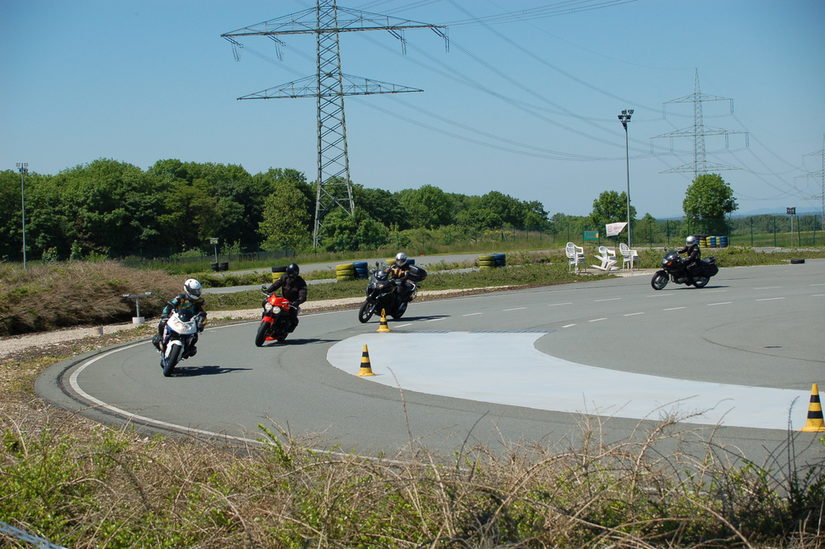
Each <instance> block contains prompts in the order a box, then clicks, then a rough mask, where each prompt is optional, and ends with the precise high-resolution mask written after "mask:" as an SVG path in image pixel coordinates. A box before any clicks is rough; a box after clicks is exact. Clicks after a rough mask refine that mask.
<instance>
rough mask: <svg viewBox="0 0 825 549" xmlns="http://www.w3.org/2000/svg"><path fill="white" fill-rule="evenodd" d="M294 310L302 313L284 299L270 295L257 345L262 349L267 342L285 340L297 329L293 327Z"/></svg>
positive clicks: (265, 306) (265, 305) (265, 302)
mask: <svg viewBox="0 0 825 549" xmlns="http://www.w3.org/2000/svg"><path fill="white" fill-rule="evenodd" d="M293 310H297V311H300V309H299V308H298V307H295V306H293V305H292V304H291V303H290V302H289V301H288V300H286V299H284V298H283V297H279V296H277V295H275V294H272V295H268V296H267V298H266V301H264V312H263V316H262V317H261V324H260V326H258V333H256V334H255V345H256V346H258V347H260V346H261V345H263V344H264V342H265V341H278V342H281V341H283V340H285V339H286V336H288V335H289V334H290V332H292V330H294V329H295V328H294V326H293V325H292V319H293V316H292V315H293Z"/></svg>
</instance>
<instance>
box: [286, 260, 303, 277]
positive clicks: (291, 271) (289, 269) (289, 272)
mask: <svg viewBox="0 0 825 549" xmlns="http://www.w3.org/2000/svg"><path fill="white" fill-rule="evenodd" d="M300 272H301V269H299V268H298V265H297V263H290V264H289V265H287V266H286V276H298V273H300Z"/></svg>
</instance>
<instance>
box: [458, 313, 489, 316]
mask: <svg viewBox="0 0 825 549" xmlns="http://www.w3.org/2000/svg"><path fill="white" fill-rule="evenodd" d="M483 314H484V313H468V314H466V315H461V316H477V315H483Z"/></svg>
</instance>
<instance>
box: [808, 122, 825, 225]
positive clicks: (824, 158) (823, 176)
mask: <svg viewBox="0 0 825 549" xmlns="http://www.w3.org/2000/svg"><path fill="white" fill-rule="evenodd" d="M805 156H819V157H820V160H821V162H822V167H821V168H820V169H819V170H816V171H812V172H808V173H806V174H805V177H819V179H820V181H819V197H818V198H819V208H820V215H821V217H820V219H821V220H822V223H825V134H822V149H820V150H818V151H816V152H812V153H808V154H806V155H805Z"/></svg>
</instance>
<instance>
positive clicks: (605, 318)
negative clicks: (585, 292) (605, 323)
mask: <svg viewBox="0 0 825 549" xmlns="http://www.w3.org/2000/svg"><path fill="white" fill-rule="evenodd" d="M602 320H607V317H606V316H603V317H602V318H594V319H593V320H588V322H601V321H602Z"/></svg>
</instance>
